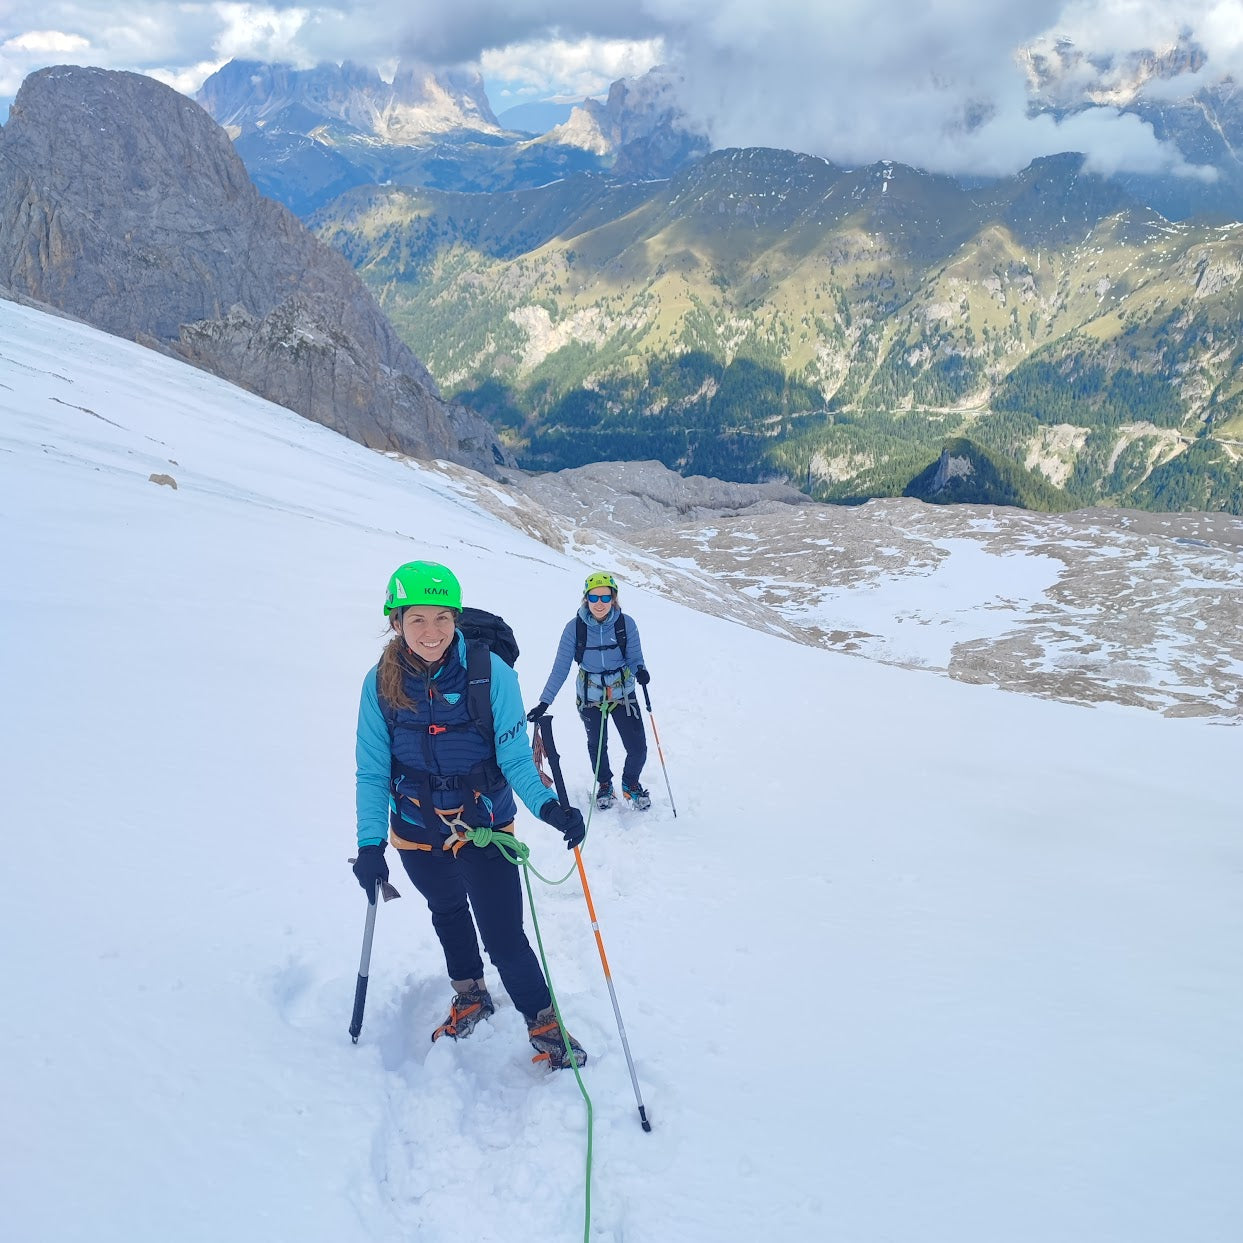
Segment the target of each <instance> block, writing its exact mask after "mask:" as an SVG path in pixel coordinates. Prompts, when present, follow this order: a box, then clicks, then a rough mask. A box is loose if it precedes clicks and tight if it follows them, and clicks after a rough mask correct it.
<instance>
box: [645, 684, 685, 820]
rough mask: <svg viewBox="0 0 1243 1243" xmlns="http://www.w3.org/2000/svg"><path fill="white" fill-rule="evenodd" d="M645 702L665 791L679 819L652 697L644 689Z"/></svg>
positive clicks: (674, 814) (674, 816) (675, 816)
mask: <svg viewBox="0 0 1243 1243" xmlns="http://www.w3.org/2000/svg"><path fill="white" fill-rule="evenodd" d="M643 702H644V703H646V704H647V719H648V720H649V721H651V723H652V737H653V738H655V739H656V754H657V755H659V756H660V771H661V772H662V773H664V775H665V789H666V790H668V791H669V806H670V807H673V818H674V819H675V820H676V819H677V818H678V809H677V808H676V807H674V806H673V791H672V790H671V789H669V770H668V769H667V768H666V767H665V753H664V751H663V750H662V748H661V745H660V732H659V731H658V730H657V728H656V718H655V717H654V716H653V715H652V697H651V696H650V695H649V694H648V693H647V687H646V686H645V687H644V688H643Z"/></svg>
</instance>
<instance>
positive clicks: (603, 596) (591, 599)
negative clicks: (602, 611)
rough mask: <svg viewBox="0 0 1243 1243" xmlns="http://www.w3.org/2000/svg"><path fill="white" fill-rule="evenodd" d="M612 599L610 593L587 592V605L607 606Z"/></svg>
mask: <svg viewBox="0 0 1243 1243" xmlns="http://www.w3.org/2000/svg"><path fill="white" fill-rule="evenodd" d="M612 598H613V593H612V592H611V591H603V592H601V591H589V592H588V593H587V603H588V604H607V603H608V602H609V601H610V600H611V599H612Z"/></svg>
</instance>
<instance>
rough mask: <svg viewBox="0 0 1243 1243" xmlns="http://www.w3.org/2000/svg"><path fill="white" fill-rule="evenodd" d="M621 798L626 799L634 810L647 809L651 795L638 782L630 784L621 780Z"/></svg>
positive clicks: (650, 801) (650, 802)
mask: <svg viewBox="0 0 1243 1243" xmlns="http://www.w3.org/2000/svg"><path fill="white" fill-rule="evenodd" d="M622 798H624V799H626V800H628V801H629V803H630V805H631V806H632V807H633V808H634V809H635V811H647V809H648V808H649V807H650V806H651V805H652V796H651V795H650V794H648V792H647V791H646V790H645V789H644V788H643V787H642V786H641V785H639V784H638V782H636V783H635V784H634V785H630V784H629V783H628V782H625V781H623V782H622Z"/></svg>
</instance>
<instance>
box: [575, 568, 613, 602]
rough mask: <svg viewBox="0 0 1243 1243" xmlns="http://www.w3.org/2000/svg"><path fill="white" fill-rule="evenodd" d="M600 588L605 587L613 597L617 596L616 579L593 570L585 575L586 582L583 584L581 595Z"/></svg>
mask: <svg viewBox="0 0 1243 1243" xmlns="http://www.w3.org/2000/svg"><path fill="white" fill-rule="evenodd" d="M600 587H607V588H609V590H610V591H612V593H613V595H614V596H616V595H617V579H615V578H614V577H613V576H612V575H611V574H606V573H605V572H604V571H603V570H595V571H594V572H593V573H591V574H588V575H587V581H586V582H585V583H584V584H583V595H586V594H587V593H588V592H589V591H596V590H597V589H599V588H600Z"/></svg>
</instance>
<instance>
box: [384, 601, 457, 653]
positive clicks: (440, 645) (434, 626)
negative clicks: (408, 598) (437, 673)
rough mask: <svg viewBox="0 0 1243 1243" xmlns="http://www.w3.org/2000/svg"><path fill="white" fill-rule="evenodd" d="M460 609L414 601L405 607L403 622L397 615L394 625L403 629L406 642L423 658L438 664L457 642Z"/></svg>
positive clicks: (394, 627)
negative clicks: (458, 612) (456, 631)
mask: <svg viewBox="0 0 1243 1243" xmlns="http://www.w3.org/2000/svg"><path fill="white" fill-rule="evenodd" d="M456 624H457V613H456V612H455V611H454V610H453V609H446V608H440V607H438V606H437V605H434V604H413V605H411V606H410V607H409V608H407V609H404V610H403V611H402V614H401V622H400V623H398V621H397V619H396V618H393V629H394V630H397V631H399V632H400V634H401V636H402V638H403V639H405V641H406V646H407V647H408V648H409V649H410V650H411V651H412V652H413V653H414V654H415V655H416V656H417V657H418V658H419V659H420V660H425V661H427V663H428V664H429V665H434V664H435V663H436V662H437V661H438V660H439V659H440V658H441V657H442V656H443V655H444V654H445V652H446V651H447V650H448V647H449V644H450V643H452V642H453V629H454V626H456Z"/></svg>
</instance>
